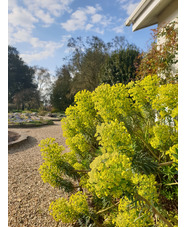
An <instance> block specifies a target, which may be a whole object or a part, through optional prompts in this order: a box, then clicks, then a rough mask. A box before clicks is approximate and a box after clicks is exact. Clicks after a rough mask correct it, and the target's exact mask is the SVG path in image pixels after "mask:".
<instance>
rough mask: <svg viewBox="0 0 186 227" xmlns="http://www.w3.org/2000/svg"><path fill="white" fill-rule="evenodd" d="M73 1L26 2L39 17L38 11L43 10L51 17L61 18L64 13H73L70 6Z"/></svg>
mask: <svg viewBox="0 0 186 227" xmlns="http://www.w3.org/2000/svg"><path fill="white" fill-rule="evenodd" d="M72 2H73V0H34V1H33V0H24V4H25V5H26V6H27V7H28V9H29V10H30V11H32V12H34V13H35V15H37V12H38V10H40V9H43V10H45V11H46V12H48V13H49V14H50V15H51V16H55V17H59V16H61V15H62V14H63V13H64V12H66V11H67V12H71V9H70V7H69V6H70V4H71V3H72Z"/></svg>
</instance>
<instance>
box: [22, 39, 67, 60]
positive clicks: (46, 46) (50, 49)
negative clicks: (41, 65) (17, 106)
mask: <svg viewBox="0 0 186 227" xmlns="http://www.w3.org/2000/svg"><path fill="white" fill-rule="evenodd" d="M31 43H32V45H33V47H35V48H37V49H36V50H34V51H32V52H29V53H25V54H20V56H21V57H22V59H23V60H24V61H25V62H27V63H28V64H29V63H30V62H32V61H40V60H42V59H46V58H48V57H53V56H54V53H55V51H56V50H57V49H59V48H61V47H63V46H64V40H61V41H60V42H52V41H41V40H39V39H37V38H32V40H31Z"/></svg>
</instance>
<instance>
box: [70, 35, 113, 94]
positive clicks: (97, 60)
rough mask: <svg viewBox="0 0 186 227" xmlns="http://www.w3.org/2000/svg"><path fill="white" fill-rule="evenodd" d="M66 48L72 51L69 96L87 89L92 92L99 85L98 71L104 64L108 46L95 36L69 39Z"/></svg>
mask: <svg viewBox="0 0 186 227" xmlns="http://www.w3.org/2000/svg"><path fill="white" fill-rule="evenodd" d="M68 47H70V48H72V49H73V53H72V57H71V59H70V66H71V72H72V74H73V75H74V78H73V82H72V89H71V94H73V95H74V94H75V93H77V92H78V91H80V90H83V89H87V90H90V91H93V90H94V89H95V88H96V87H97V86H98V85H99V83H100V79H99V76H98V74H99V71H100V69H101V67H102V65H103V64H104V62H105V60H106V58H107V56H108V50H109V45H108V44H105V43H104V42H103V41H102V40H101V39H99V38H98V37H96V36H93V37H87V39H86V41H83V39H82V38H81V37H77V39H74V38H71V39H70V40H69V43H68Z"/></svg>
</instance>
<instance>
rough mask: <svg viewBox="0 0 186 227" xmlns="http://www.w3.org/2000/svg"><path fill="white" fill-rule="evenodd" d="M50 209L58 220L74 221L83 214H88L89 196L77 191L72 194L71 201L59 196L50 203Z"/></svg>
mask: <svg viewBox="0 0 186 227" xmlns="http://www.w3.org/2000/svg"><path fill="white" fill-rule="evenodd" d="M49 210H50V214H51V215H52V216H53V218H54V219H55V220H56V221H60V220H61V221H62V222H64V223H73V222H75V221H76V220H78V218H79V217H81V215H82V214H84V215H85V214H88V203H87V196H86V195H85V194H83V193H82V192H77V193H76V194H74V195H71V196H70V199H69V201H68V200H67V199H64V198H59V199H57V200H56V201H54V202H52V203H51V204H50V207H49Z"/></svg>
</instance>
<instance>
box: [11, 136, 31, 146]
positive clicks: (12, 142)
mask: <svg viewBox="0 0 186 227" xmlns="http://www.w3.org/2000/svg"><path fill="white" fill-rule="evenodd" d="M19 135H20V137H19V138H18V139H17V140H15V141H11V142H9V143H8V147H10V146H12V145H14V144H18V143H21V142H23V141H25V140H27V139H28V136H27V135H25V134H19Z"/></svg>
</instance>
